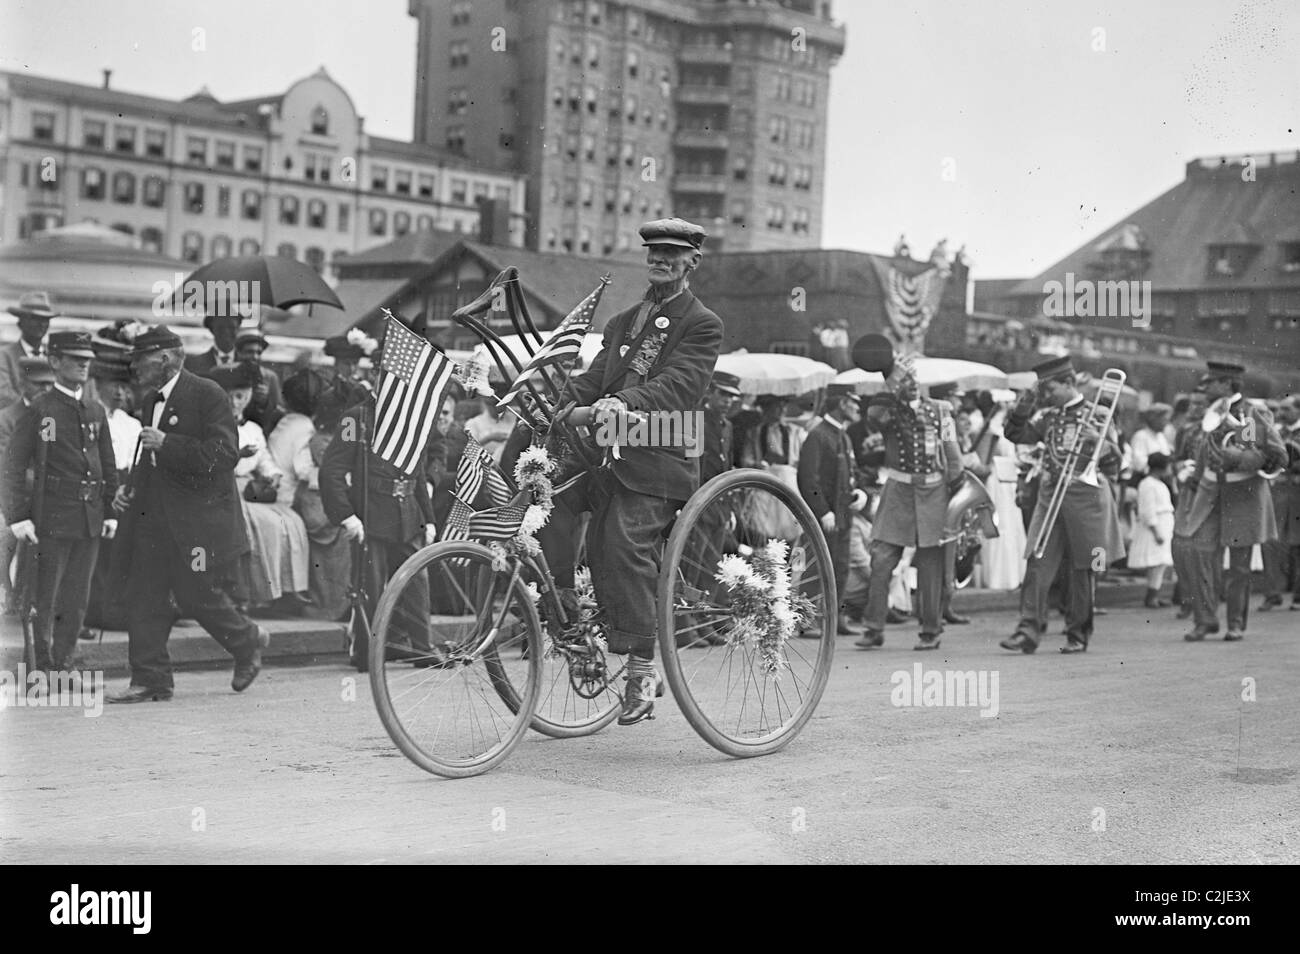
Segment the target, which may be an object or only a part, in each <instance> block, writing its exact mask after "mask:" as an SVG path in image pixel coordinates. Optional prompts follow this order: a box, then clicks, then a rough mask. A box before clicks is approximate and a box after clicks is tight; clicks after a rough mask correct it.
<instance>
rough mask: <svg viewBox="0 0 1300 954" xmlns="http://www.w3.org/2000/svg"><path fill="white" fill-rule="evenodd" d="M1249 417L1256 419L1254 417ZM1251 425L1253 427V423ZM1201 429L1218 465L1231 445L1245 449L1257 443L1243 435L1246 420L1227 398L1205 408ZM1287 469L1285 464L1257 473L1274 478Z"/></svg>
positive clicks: (1212, 457) (1266, 478)
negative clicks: (1238, 413)
mask: <svg viewBox="0 0 1300 954" xmlns="http://www.w3.org/2000/svg"><path fill="white" fill-rule="evenodd" d="M1248 419H1249V420H1251V421H1253V420H1254V418H1248ZM1224 424H1226V425H1227V429H1226V430H1224V431H1223V432H1222V433H1220V434H1216V433H1215V432H1216V431H1218V430H1219V429H1220V427H1222V426H1223V425H1224ZM1251 426H1252V427H1253V424H1252V425H1251ZM1201 430H1202V431H1203V432H1204V433H1205V440H1206V442H1207V445H1208V449H1209V454H1210V458H1211V459H1212V461H1213V462H1214V464H1215V466H1216V467H1217V466H1218V464H1219V461H1220V459H1221V458H1222V457H1223V452H1224V451H1225V450H1227V449H1228V448H1229V447H1235V448H1239V449H1245V448H1246V447H1247V446H1248V445H1253V444H1254V443H1255V441H1254V439H1253V438H1252V439H1251V440H1249V441H1248V440H1246V438H1245V437H1244V436H1243V434H1244V432H1245V430H1246V421H1245V420H1242V419H1241V418H1239V417H1237V415H1235V414H1233V413H1232V410H1231V409H1230V408H1229V406H1228V399H1227V398H1220V399H1219V400H1217V401H1215V402H1214V403H1213V404H1211V405H1210V406H1209V407H1208V408H1206V409H1205V416H1204V417H1202V418H1201ZM1285 470H1286V468H1285V466H1283V467H1278V468H1276V469H1274V470H1257V471H1255V473H1256V474H1257V475H1258V476H1260V477H1263V478H1264V479H1265V480H1273V479H1275V478H1277V477H1280V476H1281V475H1282V473H1283V472H1284V471H1285Z"/></svg>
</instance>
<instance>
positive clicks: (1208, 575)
mask: <svg viewBox="0 0 1300 954" xmlns="http://www.w3.org/2000/svg"><path fill="white" fill-rule="evenodd" d="M1250 549H1251V548H1250V547H1228V571H1227V573H1225V574H1223V577H1222V579H1223V589H1224V595H1225V596H1226V597H1227V603H1228V606H1227V610H1228V631H1229V632H1237V633H1241V632H1245V630H1246V621H1247V617H1248V616H1249V614H1250ZM1192 557H1193V568H1192V619H1193V620H1194V621H1195V622H1196V625H1197V626H1205V627H1208V628H1209V629H1218V628H1219V586H1218V584H1219V579H1220V574H1221V573H1222V572H1223V570H1222V568H1223V547H1208V546H1203V545H1199V544H1198V545H1197V546H1196V547H1195V549H1193V550H1192Z"/></svg>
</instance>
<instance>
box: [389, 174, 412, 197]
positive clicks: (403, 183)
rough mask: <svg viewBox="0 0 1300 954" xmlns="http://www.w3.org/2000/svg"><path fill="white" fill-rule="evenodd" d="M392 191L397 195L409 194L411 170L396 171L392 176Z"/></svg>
mask: <svg viewBox="0 0 1300 954" xmlns="http://www.w3.org/2000/svg"><path fill="white" fill-rule="evenodd" d="M393 191H394V192H396V193H397V194H398V195H410V194H411V170H409V169H398V170H397V173H396V174H395V175H394V177H393Z"/></svg>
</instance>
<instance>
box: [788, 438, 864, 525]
mask: <svg viewBox="0 0 1300 954" xmlns="http://www.w3.org/2000/svg"><path fill="white" fill-rule="evenodd" d="M846 439H847V438H846V436H845V433H844V431H842V430H840V429H839V428H837V427H836V426H835V425H834V424H831V423H830V422H829V421H822V422H821V423H820V424H818V425H817V426H816V427H814V428H813V429H812V431H811V433H809V435H808V437H807V439H806V440H805V441H804V442H803V450H802V451H801V452H800V455H799V493H801V494H803V499H804V500H806V501H807V502H808V506H809V507H811V508H812V512H813V515H814V516H815V517H816V518H817V519H818V520H820V519H821V518H822V516H823V515H824V514H826V513H830V512H833V513H834V514H835V526H836V528H837V529H838V530H845V529H847V528H848V525H849V522H848V521H849V508H850V504H852V503H853V461H852V459H851V457H850V455H849V448H848V447H847V446H846V444H845V441H846Z"/></svg>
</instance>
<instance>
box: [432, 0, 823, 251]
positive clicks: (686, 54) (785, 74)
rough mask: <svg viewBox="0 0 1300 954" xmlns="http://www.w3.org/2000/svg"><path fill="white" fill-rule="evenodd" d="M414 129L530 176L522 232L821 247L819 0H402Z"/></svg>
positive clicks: (588, 245)
mask: <svg viewBox="0 0 1300 954" xmlns="http://www.w3.org/2000/svg"><path fill="white" fill-rule="evenodd" d="M408 2H409V6H408V10H409V12H410V14H411V16H413V17H415V18H416V19H417V20H418V21H419V26H418V65H417V76H418V79H417V86H416V96H415V126H414V129H415V132H414V135H415V138H416V139H417V140H418V141H420V142H424V143H428V144H431V145H436V146H439V147H442V148H446V149H448V150H450V151H453V152H458V153H462V154H464V155H465V156H467V157H470V158H472V159H474V160H475V161H476V162H482V163H487V164H498V165H501V166H505V167H509V168H513V169H515V170H517V171H520V172H523V173H525V174H527V176H528V184H529V188H528V216H529V219H528V226H529V235H528V244H529V246H530V247H534V248H538V249H540V250H543V251H567V252H572V253H574V254H580V255H594V256H601V255H610V254H616V253H617V252H619V251H620V250H624V249H627V248H629V247H630V246H631V244H632V242H633V241H634V238H635V229H636V226H637V225H639V224H640V223H641V222H643V221H644V220H645V219H647V218H651V217H658V216H662V215H674V214H675V215H680V216H683V217H685V218H689V219H692V220H694V221H698V222H700V224H702V225H705V226H706V227H707V228H708V230H709V233H710V241H709V248H711V249H718V248H724V249H726V250H728V251H766V250H779V249H788V248H815V247H817V246H818V245H819V244H820V239H821V228H822V201H823V187H824V179H823V170H824V167H825V159H826V114H827V99H828V91H829V83H830V69H831V67H832V66H833V65H834V63H835V62H836V60H837V58H838V57H839V56H840V55H841V54H842V53H843V51H844V28H843V27H842V26H840V25H838V24H836V23H835V22H834V21H832V19H831V9H830V7H831V5H830V3H829V2H827V0H779V2H778V0H730V2H728V0H474V2H472V3H471V2H470V0H408Z"/></svg>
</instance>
